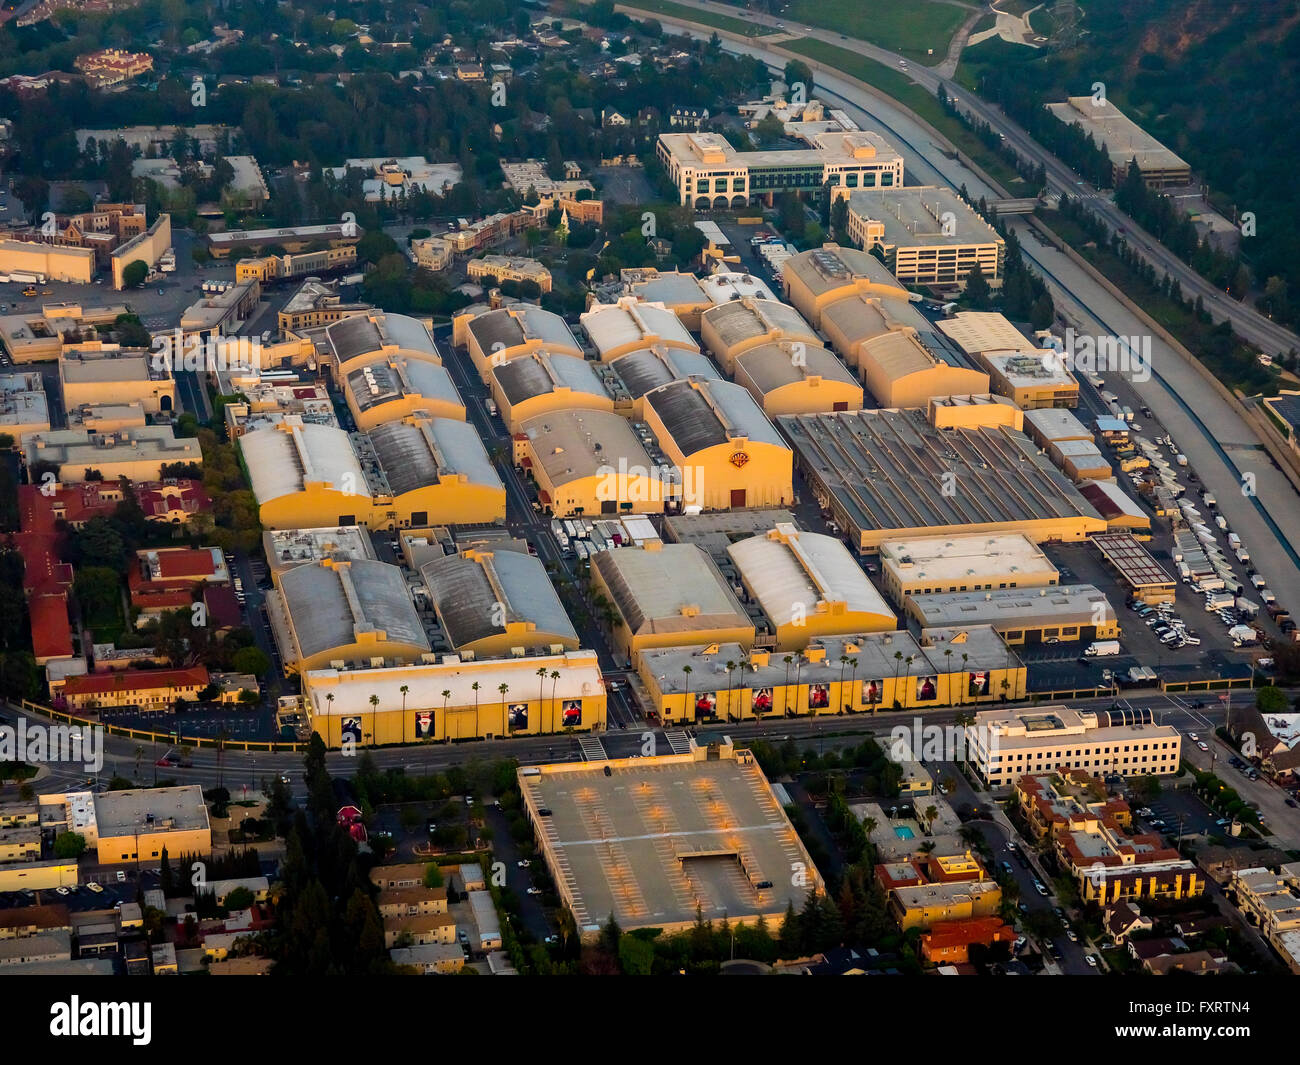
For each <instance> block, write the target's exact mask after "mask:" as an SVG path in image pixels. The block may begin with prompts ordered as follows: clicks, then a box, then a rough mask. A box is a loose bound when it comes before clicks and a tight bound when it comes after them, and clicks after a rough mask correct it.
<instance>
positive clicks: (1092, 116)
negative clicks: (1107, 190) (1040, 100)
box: [1047, 96, 1192, 189]
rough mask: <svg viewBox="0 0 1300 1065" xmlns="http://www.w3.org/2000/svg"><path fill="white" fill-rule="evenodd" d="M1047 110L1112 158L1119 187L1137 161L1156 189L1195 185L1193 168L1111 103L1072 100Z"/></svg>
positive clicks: (1071, 98) (1075, 97)
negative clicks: (1087, 136)
mask: <svg viewBox="0 0 1300 1065" xmlns="http://www.w3.org/2000/svg"><path fill="white" fill-rule="evenodd" d="M1047 109H1048V110H1049V111H1051V112H1052V114H1054V115H1055V116H1056V117H1057V118H1059V119H1060V120H1061V121H1062V122H1064V123H1066V124H1067V125H1075V126H1079V127H1080V128H1081V129H1083V130H1084V131H1086V132H1087V133H1089V134H1090V135H1091V136H1092V139H1093V140H1094V141H1095V142H1096V143H1097V144H1099V145H1101V147H1102V149H1103V150H1104V151H1105V152H1106V154H1107V155H1108V156H1110V162H1111V166H1112V168H1113V171H1114V180H1115V185H1116V187H1118V186H1119V185H1121V184H1122V183H1123V182H1124V179H1125V178H1126V177H1127V176H1128V168H1129V164H1130V163H1132V162H1134V161H1136V162H1137V165H1138V169H1139V170H1141V171H1142V180H1143V181H1145V182H1146V183H1147V185H1149V186H1150V187H1151V188H1153V189H1167V188H1177V187H1179V186H1182V185H1190V184H1191V183H1192V168H1191V166H1190V165H1189V164H1188V163H1187V161H1186V160H1184V159H1182V158H1180V157H1179V156H1178V155H1176V154H1175V153H1174V152H1172V151H1171V150H1170V149H1168V148H1166V147H1165V146H1164V145H1163V144H1161V143H1160V141H1158V140H1156V138H1155V137H1153V136H1151V134H1150V133H1148V132H1147V131H1146V130H1144V129H1143V128H1142V127H1141V126H1139V125H1138V124H1137V123H1136V122H1134V121H1133V120H1132V119H1131V118H1129V117H1128V115H1126V114H1124V112H1123V111H1121V110H1120V109H1119V108H1118V107H1116V106H1115V105H1114V104H1113V103H1111V102H1110V101H1109V100H1106V99H1103V100H1102V101H1100V102H1098V101H1097V100H1096V99H1095V98H1094V97H1091V96H1071V97H1068V98H1067V99H1066V101H1065V102H1064V103H1058V104H1048V105H1047Z"/></svg>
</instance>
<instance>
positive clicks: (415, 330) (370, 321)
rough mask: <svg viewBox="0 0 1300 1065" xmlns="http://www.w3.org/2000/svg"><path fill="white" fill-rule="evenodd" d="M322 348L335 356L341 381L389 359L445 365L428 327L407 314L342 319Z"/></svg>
mask: <svg viewBox="0 0 1300 1065" xmlns="http://www.w3.org/2000/svg"><path fill="white" fill-rule="evenodd" d="M321 347H322V348H323V349H324V351H325V352H326V353H327V354H328V355H330V356H332V358H333V367H332V369H333V370H334V373H335V374H336V375H337V377H338V378H339V379H340V380H342V379H344V378H346V377H347V375H349V374H350V373H352V371H353V370H356V369H359V368H360V367H361V366H363V365H365V364H367V363H373V362H376V361H378V360H380V359H383V358H385V357H387V358H405V359H407V360H419V361H424V362H438V363H440V362H442V357H441V356H440V355H439V354H438V349H437V347H436V346H435V345H434V343H433V337H432V336H431V335H430V333H429V330H428V329H426V328H425V327H424V323H423V322H421V321H420V320H419V319H417V318H411V317H409V316H407V315H405V314H383V313H368V314H353V315H349V316H348V317H345V318H341V319H340V320H338V321H336V322H332V323H330V324H329V325H328V326H326V327H325V329H324V340H323V343H322V344H321Z"/></svg>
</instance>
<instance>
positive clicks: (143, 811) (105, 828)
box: [95, 784, 209, 838]
mask: <svg viewBox="0 0 1300 1065" xmlns="http://www.w3.org/2000/svg"><path fill="white" fill-rule="evenodd" d="M95 822H96V824H98V826H99V835H100V837H101V838H103V837H106V836H107V837H112V836H125V835H131V834H134V833H137V832H193V831H196V830H202V829H205V828H208V827H209V821H208V807H207V804H206V803H204V801H203V789H202V788H200V787H199V785H197V784H187V785H184V786H182V787H177V788H132V789H130V790H129V791H106V792H103V793H102V794H99V795H96V796H95Z"/></svg>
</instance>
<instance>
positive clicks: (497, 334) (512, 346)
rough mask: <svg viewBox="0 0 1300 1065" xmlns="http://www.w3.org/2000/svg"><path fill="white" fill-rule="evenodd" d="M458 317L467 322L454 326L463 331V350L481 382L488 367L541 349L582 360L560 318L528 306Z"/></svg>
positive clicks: (549, 312)
mask: <svg viewBox="0 0 1300 1065" xmlns="http://www.w3.org/2000/svg"><path fill="white" fill-rule="evenodd" d="M462 317H468V321H465V322H461V320H460V319H459V318H458V319H457V327H458V329H461V328H463V335H464V337H465V344H466V348H467V350H468V351H469V355H470V358H471V359H472V360H473V362H474V367H475V369H477V370H478V373H479V377H481V378H482V379H483V380H484V381H486V380H487V378H488V370H489V369H490V368H491V367H493V366H496V365H499V364H500V363H503V362H509V361H510V360H511V359H517V358H519V357H520V356H521V355H529V354H531V353H532V352H534V351H538V350H541V349H545V350H546V351H548V352H550V353H551V354H552V355H576V356H577V357H578V358H582V357H583V351H582V345H581V344H580V343H579V342H578V338H577V337H575V336H574V335H573V331H572V330H571V329H570V328H569V326H568V324H567V323H566V322H565V321H564V319H563V318H561V317H560V316H559V315H558V314H554V313H552V312H551V311H544V310H542V309H541V308H540V307H534V306H533V305H532V304H529V303H512V304H510V306H508V307H501V308H498V309H497V310H494V311H484V312H482V313H479V314H470V315H468V316H462Z"/></svg>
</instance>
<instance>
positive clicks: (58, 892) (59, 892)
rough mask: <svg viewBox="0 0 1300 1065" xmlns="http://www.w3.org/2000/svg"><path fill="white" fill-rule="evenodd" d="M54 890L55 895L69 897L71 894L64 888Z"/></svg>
mask: <svg viewBox="0 0 1300 1065" xmlns="http://www.w3.org/2000/svg"><path fill="white" fill-rule="evenodd" d="M54 890H55V892H56V893H57V894H60V895H71V894H72V892H70V891H69V890H68V889H67V888H65V887H56V888H55V889H54Z"/></svg>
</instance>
